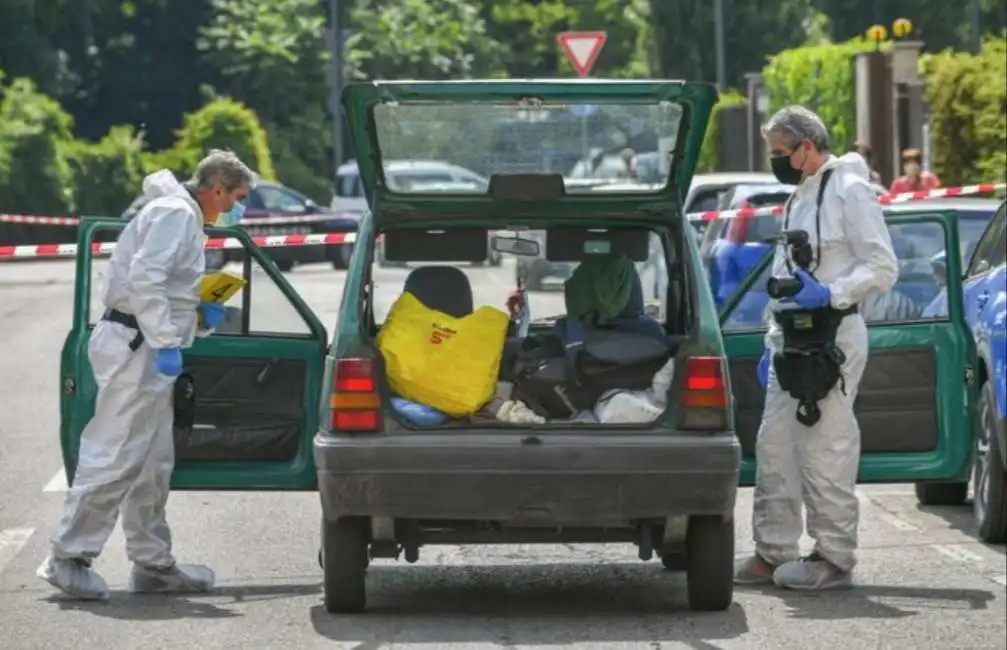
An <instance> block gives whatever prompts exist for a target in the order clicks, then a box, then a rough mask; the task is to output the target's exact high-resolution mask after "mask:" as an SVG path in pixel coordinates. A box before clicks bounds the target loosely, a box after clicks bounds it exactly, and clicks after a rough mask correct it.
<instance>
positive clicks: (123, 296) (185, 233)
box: [52, 170, 206, 569]
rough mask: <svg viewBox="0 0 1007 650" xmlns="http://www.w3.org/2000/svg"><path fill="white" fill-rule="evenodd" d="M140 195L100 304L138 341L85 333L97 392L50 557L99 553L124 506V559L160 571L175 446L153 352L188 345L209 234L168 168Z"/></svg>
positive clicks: (167, 555)
mask: <svg viewBox="0 0 1007 650" xmlns="http://www.w3.org/2000/svg"><path fill="white" fill-rule="evenodd" d="M143 192H144V195H145V196H148V197H151V198H152V199H153V200H151V201H150V202H148V203H147V204H146V205H145V206H144V207H143V209H141V210H140V212H139V213H138V214H137V215H136V216H135V217H134V218H133V219H132V220H131V221H130V222H129V224H128V225H127V226H126V227H125V228H124V229H123V231H122V234H121V236H120V237H119V240H118V243H117V244H116V246H115V249H114V250H113V252H112V257H111V260H110V261H109V264H108V267H107V269H106V271H105V276H106V277H105V286H104V291H103V293H102V302H103V304H104V306H105V307H106V308H108V309H117V310H119V311H121V312H124V313H126V314H132V315H134V316H135V317H136V319H137V321H138V323H139V325H140V330H141V331H142V332H143V336H144V343H143V345H141V346H140V347H139V348H138V349H137V350H135V351H134V350H131V349H130V348H129V343H130V342H131V341H132V340H133V339H134V337H135V336H136V331H135V330H132V329H130V328H128V327H126V326H124V325H121V324H119V323H113V322H109V321H105V320H102V321H99V322H98V324H97V325H96V326H95V328H94V331H93V332H92V334H91V339H90V342H89V345H88V359H89V360H90V363H91V368H92V369H93V371H94V377H95V381H96V383H97V386H98V396H97V400H96V402H95V410H94V417H93V418H91V421H90V422H88V424H87V426H86V427H85V428H84V431H83V433H82V434H81V440H80V453H79V455H78V461H77V471H76V474H75V475H74V477H73V487H71V488H70V490H69V493H68V495H67V498H66V504H65V506H64V513H63V518H62V521H61V522H60V524H59V525H58V527H57V528H56V532H55V533H54V534H53V537H52V549H53V553H52V554H53V557H54V558H56V559H77V558H79V559H85V560H90V559H93V558H95V557H97V556H98V554H99V553H100V552H101V550H102V548H103V547H104V545H105V542H106V541H107V540H108V537H109V535H111V533H112V530H113V528H114V527H115V521H116V517H117V515H118V514H119V511H120V507H121V511H122V528H123V532H124V533H125V537H126V552H127V555H128V557H129V559H130V560H131V561H132V562H134V563H136V564H139V565H142V566H145V567H151V568H156V569H160V568H169V567H172V566H174V563H175V560H174V558H173V556H172V554H171V533H170V531H169V529H168V524H167V522H166V520H165V503H166V501H167V499H168V493H169V486H170V481H171V473H172V470H173V468H174V465H175V448H174V436H173V432H172V426H173V420H174V412H173V386H174V378H173V377H169V376H166V375H163V374H161V373H159V372H158V371H157V366H156V359H157V350H158V349H161V348H187V347H189V346H190V345H192V341H193V338H194V336H195V335H196V329H197V312H196V309H197V307H198V306H199V285H200V280H201V278H202V275H203V271H204V259H203V247H204V244H205V239H206V238H205V236H204V234H203V213H202V211H201V210H200V207H199V204H198V203H197V202H196V201H195V200H194V199H193V198H192V196H190V194H189V193H188V191H187V190H186V189H185V188H184V187H183V186H182V185H181V184H179V183H178V181H176V180H175V177H174V176H173V175H172V174H171V172H169V171H167V170H164V171H161V172H157V173H155V174H151V175H150V176H148V177H147V178H145V179H144V181H143Z"/></svg>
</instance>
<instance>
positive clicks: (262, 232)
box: [227, 181, 360, 271]
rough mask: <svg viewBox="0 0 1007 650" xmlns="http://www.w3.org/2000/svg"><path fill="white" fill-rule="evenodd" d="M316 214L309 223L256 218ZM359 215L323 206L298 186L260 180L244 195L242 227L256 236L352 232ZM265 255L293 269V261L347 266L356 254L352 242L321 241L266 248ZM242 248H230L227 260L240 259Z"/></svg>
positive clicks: (338, 266)
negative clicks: (270, 222) (264, 221)
mask: <svg viewBox="0 0 1007 650" xmlns="http://www.w3.org/2000/svg"><path fill="white" fill-rule="evenodd" d="M304 216H317V217H320V218H319V219H318V220H312V221H310V222H308V223H289V224H268V223H267V224H262V225H256V224H255V221H256V220H257V219H267V218H271V217H304ZM359 219H360V215H358V214H355V213H353V212H346V211H334V210H329V209H326V208H323V207H321V206H319V205H318V204H317V203H315V202H314V201H312V200H311V199H310V198H308V197H307V196H305V195H304V194H301V193H300V192H298V191H297V190H295V189H292V188H290V187H287V186H285V185H281V184H279V183H270V182H265V181H261V182H259V183H256V184H255V185H254V186H253V187H252V189H251V191H250V192H249V193H248V196H247V197H246V198H245V217H244V219H243V220H242V226H243V227H244V228H245V229H246V230H247V231H248V233H249V234H250V235H252V236H253V237H266V236H270V235H301V234H304V235H308V234H319V233H351V232H356V231H357V223H358V221H359ZM265 250H266V255H267V256H268V257H269V258H270V259H271V260H273V262H274V263H275V264H276V265H277V266H278V267H279V268H280V270H281V271H290V270H291V269H293V268H294V264H307V263H313V262H330V263H331V264H332V266H333V268H335V269H345V268H346V267H347V266H348V265H349V262H350V255H351V254H352V253H353V243H352V242H351V243H346V244H331V245H325V244H319V245H310V246H286V247H271V248H267V249H265ZM239 256H240V251H229V252H228V255H227V257H228V259H229V260H231V259H237V257H239Z"/></svg>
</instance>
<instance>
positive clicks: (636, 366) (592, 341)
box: [513, 328, 673, 419]
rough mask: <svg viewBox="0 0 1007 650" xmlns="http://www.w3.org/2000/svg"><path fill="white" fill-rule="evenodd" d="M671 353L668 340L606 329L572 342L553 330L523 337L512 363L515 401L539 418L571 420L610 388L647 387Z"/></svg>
mask: <svg viewBox="0 0 1007 650" xmlns="http://www.w3.org/2000/svg"><path fill="white" fill-rule="evenodd" d="M571 349H575V353H574V354H572V355H571V354H568V352H569V351H570V350H571ZM672 353H673V349H672V346H671V343H670V341H668V340H662V339H658V338H655V337H653V336H647V335H645V334H639V333H637V332H627V331H621V330H619V329H610V328H584V330H583V338H582V340H579V341H576V342H574V345H569V344H568V343H567V342H566V341H564V338H563V337H562V336H561V335H559V334H558V333H549V334H544V335H539V336H537V337H532V338H528V339H525V342H524V344H523V345H522V348H521V350H520V351H519V352H518V353H517V355H516V359H515V362H514V372H513V381H514V399H518V400H521V401H523V402H524V403H525V404H527V405H528V406H529V407H530V408H531V409H532V410H533V411H535V413H537V414H538V415H541V416H542V417H544V418H547V419H564V418H570V417H573V416H574V415H576V414H577V413H578V412H580V411H583V410H586V409H592V408H594V406H595V404H596V403H597V402H598V399H599V398H600V397H601V396H602V394H604V393H605V392H607V391H609V390H646V389H648V388H650V386H651V383H652V382H653V378H654V375H655V374H656V373H657V371H658V370H660V369H661V368H662V367H663V366H664V364H665V363H667V361H668V359H669V358H670V357H671V355H672Z"/></svg>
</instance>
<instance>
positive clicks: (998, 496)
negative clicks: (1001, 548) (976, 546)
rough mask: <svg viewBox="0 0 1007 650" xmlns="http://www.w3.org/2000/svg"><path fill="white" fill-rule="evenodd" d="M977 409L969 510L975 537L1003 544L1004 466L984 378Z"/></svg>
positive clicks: (1006, 510)
mask: <svg viewBox="0 0 1007 650" xmlns="http://www.w3.org/2000/svg"><path fill="white" fill-rule="evenodd" d="M978 411H979V422H978V423H977V426H976V429H977V431H976V437H975V447H974V450H973V461H972V489H973V492H974V498H973V501H972V510H973V513H974V515H975V522H976V527H977V528H978V529H979V539H981V540H982V541H984V542H986V543H987V544H1003V543H1004V542H1005V541H1007V469H1004V450H1003V449H1000V440H999V438H998V437H997V427H998V426H999V424H998V422H997V416H996V413H997V411H996V398H995V397H994V395H993V386H992V385H991V383H990V382H988V381H987V382H986V383H985V384H983V387H982V392H981V394H980V397H979V409H978Z"/></svg>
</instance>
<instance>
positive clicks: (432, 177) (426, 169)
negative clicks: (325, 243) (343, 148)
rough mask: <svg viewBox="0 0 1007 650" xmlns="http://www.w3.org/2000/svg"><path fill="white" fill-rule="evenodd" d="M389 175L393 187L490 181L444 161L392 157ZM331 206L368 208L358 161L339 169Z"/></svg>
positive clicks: (479, 184) (354, 209)
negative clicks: (395, 158) (396, 158)
mask: <svg viewBox="0 0 1007 650" xmlns="http://www.w3.org/2000/svg"><path fill="white" fill-rule="evenodd" d="M384 170H385V178H386V179H387V181H388V184H389V186H390V187H392V188H393V189H394V188H395V187H402V188H410V187H412V186H413V184H415V183H422V184H427V185H429V184H436V183H448V184H455V183H460V184H463V185H465V186H469V187H471V186H475V187H480V188H485V187H487V186H488V184H489V181H487V180H486V179H485V178H483V177H482V176H480V175H479V174H477V173H475V172H473V171H471V170H469V169H465V168H464V167H459V166H458V165H452V164H451V163H448V162H443V161H440V160H389V161H386V162H385V164H384ZM331 207H332V209H333V210H338V211H340V212H356V213H361V212H363V211H364V210H366V209H367V199H365V198H364V190H363V185H361V183H360V173H359V172H358V171H357V163H356V162H355V161H354V162H348V163H346V164H344V165H340V167H339V170H338V171H337V172H336V191H335V195H334V196H333V197H332V204H331Z"/></svg>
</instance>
